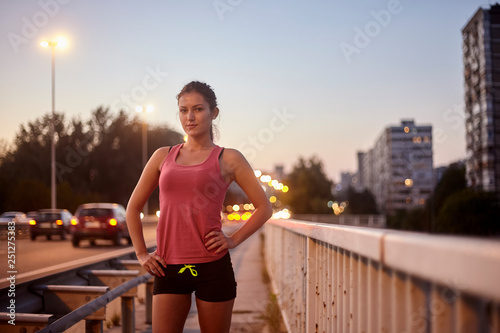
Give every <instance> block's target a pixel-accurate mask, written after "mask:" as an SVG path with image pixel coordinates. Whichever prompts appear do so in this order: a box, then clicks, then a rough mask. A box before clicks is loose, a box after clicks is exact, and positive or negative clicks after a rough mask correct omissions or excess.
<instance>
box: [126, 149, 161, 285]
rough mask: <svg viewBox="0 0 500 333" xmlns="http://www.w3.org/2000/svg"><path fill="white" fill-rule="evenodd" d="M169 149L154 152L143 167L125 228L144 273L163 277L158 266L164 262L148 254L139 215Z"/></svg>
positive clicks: (129, 207) (154, 184)
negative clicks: (126, 227) (144, 270)
mask: <svg viewBox="0 0 500 333" xmlns="http://www.w3.org/2000/svg"><path fill="white" fill-rule="evenodd" d="M169 149H170V147H163V148H160V149H158V150H156V151H155V152H154V154H153V156H151V158H150V159H149V161H148V163H147V164H146V166H145V167H144V170H143V171H142V175H141V178H140V179H139V181H138V182H137V185H136V187H135V189H134V191H133V192H132V195H131V196H130V199H129V202H128V204H127V226H128V230H129V234H130V238H131V239H132V244H133V245H134V249H135V253H136V255H137V259H138V260H139V262H140V263H141V265H142V266H143V267H144V268H145V269H146V271H148V272H150V273H152V274H154V275H163V270H162V269H161V267H160V264H161V265H163V266H165V262H164V261H163V259H162V258H161V257H160V256H158V255H156V254H154V253H148V249H147V248H146V242H145V241H144V234H143V231H142V222H141V217H140V214H141V211H142V209H143V207H144V205H145V203H146V201H147V200H148V198H149V196H150V195H151V193H152V192H153V191H154V189H155V188H156V187H157V186H158V179H159V177H160V165H161V163H162V162H163V160H164V159H165V157H166V156H167V154H168V152H169ZM158 262H159V263H160V264H158Z"/></svg>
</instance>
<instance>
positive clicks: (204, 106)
mask: <svg viewBox="0 0 500 333" xmlns="http://www.w3.org/2000/svg"><path fill="white" fill-rule="evenodd" d="M217 113H218V109H217V108H215V109H214V110H213V111H212V110H210V106H209V105H208V103H207V102H206V101H205V99H204V98H203V96H202V95H201V94H199V93H197V92H190V93H185V94H183V95H182V96H181V97H179V119H180V121H181V125H182V128H183V129H184V132H186V134H187V135H188V136H203V135H208V136H210V131H211V128H212V120H213V119H215V118H216V117H217Z"/></svg>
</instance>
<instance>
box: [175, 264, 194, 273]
mask: <svg viewBox="0 0 500 333" xmlns="http://www.w3.org/2000/svg"><path fill="white" fill-rule="evenodd" d="M193 267H195V266H194V265H184V267H182V268H181V269H180V270H179V272H178V273H177V274H182V273H184V271H185V270H186V268H188V269H189V271H190V272H191V275H193V276H197V275H198V272H197V271H196V270H195V269H193Z"/></svg>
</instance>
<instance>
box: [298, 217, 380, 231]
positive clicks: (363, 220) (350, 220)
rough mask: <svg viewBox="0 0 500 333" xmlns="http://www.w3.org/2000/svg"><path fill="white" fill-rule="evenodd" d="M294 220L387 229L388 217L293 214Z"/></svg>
mask: <svg viewBox="0 0 500 333" xmlns="http://www.w3.org/2000/svg"><path fill="white" fill-rule="evenodd" d="M292 218H293V219H295V220H301V221H307V222H319V223H331V224H342V225H357V226H364V227H373V228H385V227H386V224H387V222H386V217H385V215H373V214H340V215H338V216H337V215H334V214H293V215H292Z"/></svg>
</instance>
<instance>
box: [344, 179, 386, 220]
mask: <svg viewBox="0 0 500 333" xmlns="http://www.w3.org/2000/svg"><path fill="white" fill-rule="evenodd" d="M345 200H346V201H348V202H349V204H348V206H347V208H346V210H345V214H378V209H377V202H376V201H375V197H374V196H373V194H372V192H370V191H369V190H368V189H365V190H364V191H363V192H356V191H355V190H354V189H353V188H352V187H351V186H349V188H348V189H347V193H346V194H345Z"/></svg>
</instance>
